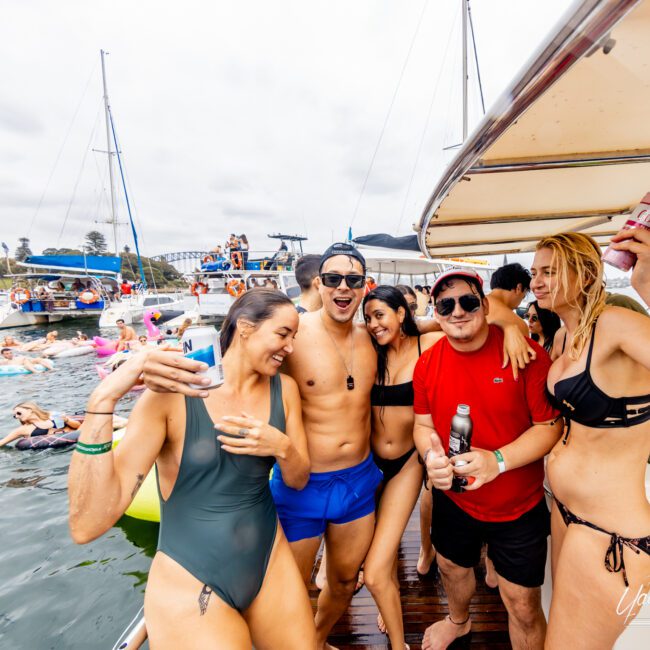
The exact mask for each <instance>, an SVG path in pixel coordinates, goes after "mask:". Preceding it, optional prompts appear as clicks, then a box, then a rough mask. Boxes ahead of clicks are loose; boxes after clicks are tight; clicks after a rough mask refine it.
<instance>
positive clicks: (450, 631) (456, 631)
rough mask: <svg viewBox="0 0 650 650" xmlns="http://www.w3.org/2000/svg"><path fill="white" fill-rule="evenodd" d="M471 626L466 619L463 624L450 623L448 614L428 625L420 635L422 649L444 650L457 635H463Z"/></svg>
mask: <svg viewBox="0 0 650 650" xmlns="http://www.w3.org/2000/svg"><path fill="white" fill-rule="evenodd" d="M471 628H472V622H471V621H470V620H469V619H468V620H467V621H465V623H464V624H463V625H456V623H452V622H451V620H450V618H449V616H445V618H443V619H442V621H438V622H437V623H434V624H433V625H430V626H429V627H428V628H427V629H426V630H425V631H424V635H423V636H422V650H446V648H448V647H449V646H450V645H451V644H452V643H453V642H454V641H455V640H456V639H457V638H458V637H461V636H464V635H465V634H467V633H468V632H469V631H470V630H471Z"/></svg>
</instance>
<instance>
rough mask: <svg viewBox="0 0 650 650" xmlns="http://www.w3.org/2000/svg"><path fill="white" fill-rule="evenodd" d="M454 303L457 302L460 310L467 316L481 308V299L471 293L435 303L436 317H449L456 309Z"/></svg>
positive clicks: (441, 299)
mask: <svg viewBox="0 0 650 650" xmlns="http://www.w3.org/2000/svg"><path fill="white" fill-rule="evenodd" d="M456 301H458V304H459V305H460V308H461V309H462V310H463V311H464V312H467V313H468V314H471V313H473V312H475V311H477V310H478V308H479V307H480V306H481V299H480V298H479V297H478V296H475V295H474V294H473V293H466V294H464V295H462V296H458V298H440V300H437V301H436V311H437V312H438V315H439V316H449V314H451V313H452V312H453V311H454V309H455V308H456Z"/></svg>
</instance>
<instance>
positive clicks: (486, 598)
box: [310, 505, 511, 650]
mask: <svg viewBox="0 0 650 650" xmlns="http://www.w3.org/2000/svg"><path fill="white" fill-rule="evenodd" d="M418 517H419V505H418V506H416V508H415V510H414V511H413V514H412V515H411V519H410V521H409V524H408V526H407V528H406V532H405V533H404V537H403V538H402V544H401V546H400V550H399V567H398V572H399V573H398V575H399V580H400V584H401V594H402V609H403V615H404V629H405V636H406V642H407V643H408V644H409V645H410V646H411V650H420V643H421V641H422V633H423V632H424V630H425V628H426V627H428V626H429V625H431V623H434V622H435V621H438V620H440V619H441V618H444V617H445V616H446V614H447V613H448V612H447V597H446V595H445V591H444V589H443V587H442V584H441V583H440V580H439V579H436V581H435V582H430V581H427V582H423V581H421V580H420V579H419V577H418V574H417V572H416V564H417V560H418V553H419V551H420V529H419V521H418ZM476 578H477V593H476V594H475V596H474V598H473V599H472V604H471V606H470V612H471V616H472V636H471V641H470V644H469V645H468V644H464V645H463V644H459V643H456V644H454V645H452V646H450V647H451V648H462V647H470V648H472V649H478V648H490V649H494V650H505V649H509V648H511V645H510V641H509V638H508V627H507V617H506V611H505V608H504V607H503V603H502V602H501V598H500V597H499V594H498V593H497V592H496V591H495V592H492V591H491V590H488V588H487V587H486V586H485V582H484V580H483V578H484V570H483V566H482V565H481V567H480V568H478V569H476ZM310 595H311V597H312V604H313V605H314V606H315V604H316V598H317V596H318V591H317V590H316V589H315V588H312V589H311V590H310ZM377 613H378V611H377V607H376V605H375V601H374V600H373V599H372V596H371V595H370V592H369V591H368V590H367V589H366V588H365V587H364V588H363V589H361V591H360V592H359V593H358V594H357V595H356V596H355V597H354V598H353V600H352V604H351V606H350V608H349V609H348V611H347V612H346V613H345V614H344V615H343V617H342V618H341V620H340V621H339V622H338V623H337V625H336V627H335V628H334V630H333V632H332V634H331V635H330V637H329V641H330V643H332V644H333V645H335V646H336V647H337V648H339V650H360V649H361V648H365V649H367V650H384V649H386V648H389V647H390V646H389V643H388V637H387V636H386V635H384V634H381V633H380V632H379V630H378V628H377Z"/></svg>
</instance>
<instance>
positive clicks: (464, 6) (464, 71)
mask: <svg viewBox="0 0 650 650" xmlns="http://www.w3.org/2000/svg"><path fill="white" fill-rule="evenodd" d="M461 2H462V10H463V142H465V140H467V5H468V4H469V0H461Z"/></svg>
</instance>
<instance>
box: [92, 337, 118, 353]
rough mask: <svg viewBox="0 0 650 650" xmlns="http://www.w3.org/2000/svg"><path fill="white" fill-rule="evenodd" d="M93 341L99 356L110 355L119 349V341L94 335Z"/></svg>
mask: <svg viewBox="0 0 650 650" xmlns="http://www.w3.org/2000/svg"><path fill="white" fill-rule="evenodd" d="M93 343H94V344H95V352H97V356H98V357H110V356H111V355H113V354H115V352H116V350H117V341H111V340H110V339H103V338H102V337H101V336H93Z"/></svg>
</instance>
